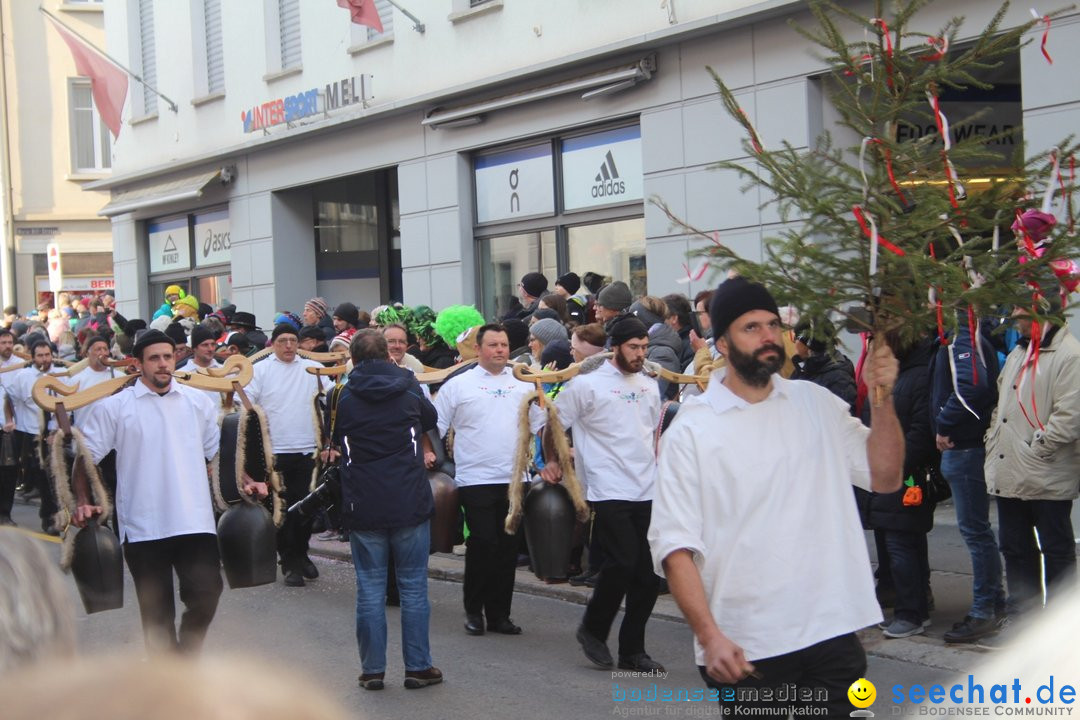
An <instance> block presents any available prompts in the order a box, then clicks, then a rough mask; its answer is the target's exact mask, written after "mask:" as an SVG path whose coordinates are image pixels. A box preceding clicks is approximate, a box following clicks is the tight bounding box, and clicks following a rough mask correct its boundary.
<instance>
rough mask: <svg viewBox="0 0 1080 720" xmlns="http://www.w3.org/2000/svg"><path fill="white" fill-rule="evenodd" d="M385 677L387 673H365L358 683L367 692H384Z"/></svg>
mask: <svg viewBox="0 0 1080 720" xmlns="http://www.w3.org/2000/svg"><path fill="white" fill-rule="evenodd" d="M385 677H386V673H371V674H370V675H368V674H366V673H365V674H364V675H361V676H360V677H359V679H358V682H359V683H360V687H362V688H364V689H365V690H382V689H383V678H385Z"/></svg>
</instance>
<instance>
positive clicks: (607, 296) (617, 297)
mask: <svg viewBox="0 0 1080 720" xmlns="http://www.w3.org/2000/svg"><path fill="white" fill-rule="evenodd" d="M633 302H634V297H633V296H632V295H631V294H630V287H629V286H628V285H627V284H626V283H624V282H623V281H622V280H616V281H615V282H613V283H611V284H610V285H605V286H604V287H603V288H601V290H600V292H599V293H597V295H596V321H597V322H599V323H600V324H602V325H603V326H604V331H605V332H608V333H610V328H611V326H612V324H613V321H614V320H615V318H617V317H619V316H621V315H625V314H626V313H627V311H628V310H629V309H630V305H631V304H632V303H633Z"/></svg>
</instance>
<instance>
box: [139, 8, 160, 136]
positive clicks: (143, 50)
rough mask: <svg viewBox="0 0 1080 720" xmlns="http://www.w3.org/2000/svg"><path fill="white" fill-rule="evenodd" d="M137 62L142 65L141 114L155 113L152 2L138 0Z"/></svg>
mask: <svg viewBox="0 0 1080 720" xmlns="http://www.w3.org/2000/svg"><path fill="white" fill-rule="evenodd" d="M139 61H140V63H141V65H142V79H143V83H142V92H143V114H144V115H153V114H154V113H156V112H157V95H155V94H154V91H153V90H151V89H150V88H156V87H157V48H156V47H155V46H154V0H139Z"/></svg>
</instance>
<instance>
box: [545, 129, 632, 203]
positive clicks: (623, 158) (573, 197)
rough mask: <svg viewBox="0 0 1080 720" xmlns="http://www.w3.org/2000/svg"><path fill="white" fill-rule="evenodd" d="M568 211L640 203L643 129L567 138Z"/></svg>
mask: <svg viewBox="0 0 1080 720" xmlns="http://www.w3.org/2000/svg"><path fill="white" fill-rule="evenodd" d="M562 166H563V207H564V208H565V209H566V210H579V209H582V208H591V207H597V206H600V205H611V204H614V203H625V202H633V201H637V200H641V199H642V197H643V192H642V170H641V128H640V127H638V126H637V125H634V126H632V127H625V128H616V129H614V130H604V131H603V132H598V133H593V134H591V135H583V136H581V137H575V138H567V139H566V140H565V141H563V144H562Z"/></svg>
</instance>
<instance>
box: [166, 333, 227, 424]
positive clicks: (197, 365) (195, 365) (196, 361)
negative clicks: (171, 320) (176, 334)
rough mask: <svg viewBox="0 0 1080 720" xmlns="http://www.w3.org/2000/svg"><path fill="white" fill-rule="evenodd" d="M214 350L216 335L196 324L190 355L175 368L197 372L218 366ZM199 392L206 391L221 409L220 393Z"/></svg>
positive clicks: (219, 365) (214, 391)
mask: <svg viewBox="0 0 1080 720" xmlns="http://www.w3.org/2000/svg"><path fill="white" fill-rule="evenodd" d="M216 352H217V335H215V334H214V332H213V330H211V329H210V328H208V327H206V326H205V325H202V324H199V325H196V326H195V327H194V328H192V330H191V356H190V357H189V358H188V359H187V360H186V361H184V362H183V363H181V364H180V365H177V367H176V369H177V370H186V371H188V372H199V371H200V370H209V369H212V368H219V367H221V363H220V362H218V360H217V358H216V357H214V353H216ZM200 392H204V393H206V396H207V397H208V398H210V401H211V402H212V403H214V407H215V408H218V409H219V410H220V409H221V407H222V393H220V392H218V391H216V390H201V391H200ZM228 395H229V396H231V395H232V393H228Z"/></svg>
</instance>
